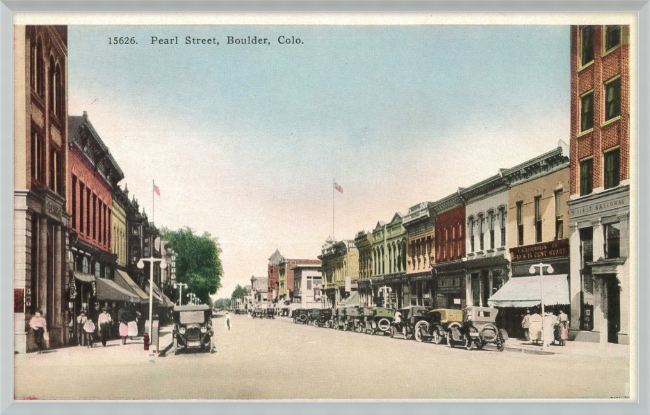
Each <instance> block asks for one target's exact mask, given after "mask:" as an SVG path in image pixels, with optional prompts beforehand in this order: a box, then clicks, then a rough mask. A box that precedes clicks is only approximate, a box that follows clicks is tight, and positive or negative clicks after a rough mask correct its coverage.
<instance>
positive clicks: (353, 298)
mask: <svg viewBox="0 0 650 415" xmlns="http://www.w3.org/2000/svg"><path fill="white" fill-rule="evenodd" d="M338 307H342V308H348V307H359V291H352V293H350V295H349V296H348V298H346V299H345V300H341V302H340V303H339V305H338Z"/></svg>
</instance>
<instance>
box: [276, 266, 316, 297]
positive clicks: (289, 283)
mask: <svg viewBox="0 0 650 415" xmlns="http://www.w3.org/2000/svg"><path fill="white" fill-rule="evenodd" d="M285 261H286V262H283V263H282V264H280V266H286V267H287V269H286V273H287V291H288V292H290V293H291V296H292V297H293V270H292V269H291V267H293V266H294V265H296V264H305V265H320V264H321V261H320V259H287V260H285Z"/></svg>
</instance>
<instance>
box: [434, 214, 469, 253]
mask: <svg viewBox="0 0 650 415" xmlns="http://www.w3.org/2000/svg"><path fill="white" fill-rule="evenodd" d="M436 239H437V240H438V241H441V242H442V244H441V247H440V248H438V249H437V251H436V260H437V261H441V260H443V259H451V258H454V257H461V256H463V249H462V246H463V245H464V244H465V241H464V240H463V225H462V224H460V223H459V224H458V225H454V226H450V227H447V228H445V229H444V230H442V234H441V233H440V232H438V233H437V235H436Z"/></svg>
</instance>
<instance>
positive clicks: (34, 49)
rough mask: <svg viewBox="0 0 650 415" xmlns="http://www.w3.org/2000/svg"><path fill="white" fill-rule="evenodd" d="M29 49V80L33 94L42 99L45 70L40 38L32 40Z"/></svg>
mask: <svg viewBox="0 0 650 415" xmlns="http://www.w3.org/2000/svg"><path fill="white" fill-rule="evenodd" d="M29 49H30V54H29V66H30V71H29V80H30V83H31V87H32V89H33V90H34V92H36V93H37V94H38V95H39V96H41V97H42V96H43V95H44V93H45V88H44V84H45V79H44V78H45V77H44V76H43V75H44V73H45V68H44V65H43V42H42V41H41V38H40V37H39V38H33V39H32V42H31V44H30V48H29Z"/></svg>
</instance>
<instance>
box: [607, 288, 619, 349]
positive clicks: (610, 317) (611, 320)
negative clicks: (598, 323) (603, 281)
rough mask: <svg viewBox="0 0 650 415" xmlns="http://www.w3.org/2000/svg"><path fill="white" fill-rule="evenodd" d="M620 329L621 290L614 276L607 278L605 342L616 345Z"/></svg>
mask: <svg viewBox="0 0 650 415" xmlns="http://www.w3.org/2000/svg"><path fill="white" fill-rule="evenodd" d="M620 327H621V290H620V288H619V286H618V281H617V279H616V276H615V275H611V276H609V278H607V341H608V342H609V343H618V331H619V330H620Z"/></svg>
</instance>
